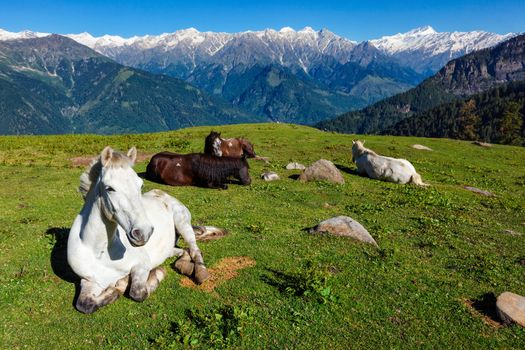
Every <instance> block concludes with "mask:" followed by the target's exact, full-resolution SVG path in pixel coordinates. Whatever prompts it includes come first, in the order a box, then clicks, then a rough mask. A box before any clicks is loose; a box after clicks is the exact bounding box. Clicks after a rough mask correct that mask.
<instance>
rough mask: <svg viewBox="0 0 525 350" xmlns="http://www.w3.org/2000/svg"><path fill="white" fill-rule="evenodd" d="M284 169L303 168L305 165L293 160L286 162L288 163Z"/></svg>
mask: <svg viewBox="0 0 525 350" xmlns="http://www.w3.org/2000/svg"><path fill="white" fill-rule="evenodd" d="M286 169H288V170H293V169H299V170H304V169H305V166H304V165H302V164H300V163H296V162H293V163H288V165H287V166H286Z"/></svg>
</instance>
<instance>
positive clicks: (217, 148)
mask: <svg viewBox="0 0 525 350" xmlns="http://www.w3.org/2000/svg"><path fill="white" fill-rule="evenodd" d="M221 143H222V141H221V133H220V132H217V131H213V130H212V131H211V132H210V134H209V135H208V136H206V139H205V140H204V153H206V154H213V155H215V156H217V157H221V156H222V151H221Z"/></svg>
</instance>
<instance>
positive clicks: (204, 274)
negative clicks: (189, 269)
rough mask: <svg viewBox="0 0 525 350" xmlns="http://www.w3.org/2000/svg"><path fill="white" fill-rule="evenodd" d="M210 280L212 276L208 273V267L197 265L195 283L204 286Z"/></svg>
mask: <svg viewBox="0 0 525 350" xmlns="http://www.w3.org/2000/svg"><path fill="white" fill-rule="evenodd" d="M208 278H210V274H209V273H208V270H207V269H206V266H204V265H202V264H197V265H195V277H194V280H195V283H197V284H202V283H204V282H205V281H206V280H207V279H208Z"/></svg>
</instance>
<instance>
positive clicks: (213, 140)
mask: <svg viewBox="0 0 525 350" xmlns="http://www.w3.org/2000/svg"><path fill="white" fill-rule="evenodd" d="M204 153H206V154H213V155H215V156H217V157H234V158H241V157H243V156H244V157H247V158H255V157H256V155H255V151H254V150H253V145H252V144H251V143H250V141H248V140H246V139H243V138H240V137H238V138H231V139H223V138H221V133H219V132H216V131H212V132H210V134H209V135H208V136H207V137H206V140H205V141H204Z"/></svg>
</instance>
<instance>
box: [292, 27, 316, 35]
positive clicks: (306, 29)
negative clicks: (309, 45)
mask: <svg viewBox="0 0 525 350" xmlns="http://www.w3.org/2000/svg"><path fill="white" fill-rule="evenodd" d="M297 33H303V34H316V33H317V32H316V31H315V30H314V29H313V28H312V27H304V28H303V29H301V30H300V31H298V32H297Z"/></svg>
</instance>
